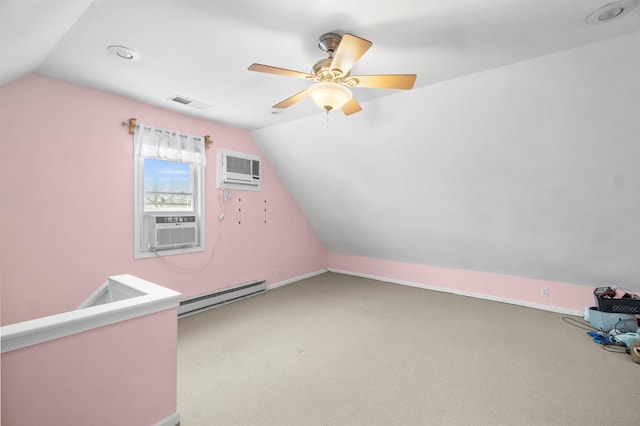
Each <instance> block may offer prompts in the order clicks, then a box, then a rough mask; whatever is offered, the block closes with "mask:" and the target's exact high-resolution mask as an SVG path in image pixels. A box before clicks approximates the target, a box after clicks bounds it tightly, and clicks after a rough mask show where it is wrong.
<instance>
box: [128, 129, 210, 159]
mask: <svg viewBox="0 0 640 426" xmlns="http://www.w3.org/2000/svg"><path fill="white" fill-rule="evenodd" d="M133 143H134V146H135V153H136V156H138V157H145V158H157V159H159V160H170V161H180V162H183V163H191V164H196V165H200V166H204V165H206V164H207V157H206V155H205V152H204V138H203V137H201V136H193V135H188V134H186V133H180V132H176V131H175V130H168V129H161V128H158V127H154V126H149V125H147V124H140V125H139V126H138V127H136V132H135V135H134V137H133Z"/></svg>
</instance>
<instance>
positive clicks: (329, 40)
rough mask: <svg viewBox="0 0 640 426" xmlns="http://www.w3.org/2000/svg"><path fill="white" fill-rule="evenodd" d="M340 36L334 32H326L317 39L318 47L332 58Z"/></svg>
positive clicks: (340, 38)
mask: <svg viewBox="0 0 640 426" xmlns="http://www.w3.org/2000/svg"><path fill="white" fill-rule="evenodd" d="M340 40H342V36H341V35H340V34H336V33H326V34H323V35H321V36H320V38H319V39H318V47H319V48H320V49H321V50H322V51H323V52H327V53H328V54H329V57H330V58H333V52H335V51H336V49H338V46H339V45H340Z"/></svg>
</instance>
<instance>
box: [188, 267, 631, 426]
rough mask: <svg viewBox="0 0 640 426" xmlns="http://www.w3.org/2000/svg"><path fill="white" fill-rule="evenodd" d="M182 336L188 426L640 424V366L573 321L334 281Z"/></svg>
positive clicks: (299, 287) (215, 319)
mask: <svg viewBox="0 0 640 426" xmlns="http://www.w3.org/2000/svg"><path fill="white" fill-rule="evenodd" d="M572 318H574V319H578V320H580V318H575V317H572ZM178 327H179V328H178V411H179V412H180V415H181V419H182V421H181V425H182V426H192V425H243V426H250V425H267V426H269V425H282V426H285V425H311V426H312V425H350V426H351V425H581V426H584V425H607V424H612V425H613V424H615V425H634V426H637V425H640V364H636V363H634V362H633V361H632V360H631V357H630V356H629V355H627V354H620V353H611V352H607V351H605V350H603V349H602V348H601V346H600V345H598V344H596V343H594V342H593V341H592V340H591V338H590V337H589V336H588V335H587V334H586V331H585V330H582V329H579V328H577V327H575V326H572V325H570V324H568V323H567V322H565V321H564V320H563V315H560V314H555V313H549V312H545V311H539V310H535V309H529V308H523V307H518V306H512V305H507V304H503V303H497V302H490V301H484V300H478V299H472V298H468V297H462V296H456V295H451V294H445V293H438V292H433V291H427V290H421V289H416V288H411V287H403V286H399V285H394V284H388V283H382V282H378V281H373V280H367V279H361V278H355V277H350V276H345V275H339V274H333V273H327V274H323V275H319V276H317V277H314V278H310V279H307V280H304V281H300V282H298V283H294V284H290V285H288V286H285V287H281V288H278V289H275V290H272V291H269V292H267V293H266V294H263V295H259V296H256V297H253V298H250V299H247V300H243V301H240V302H237V303H233V304H230V305H227V306H223V307H220V308H217V309H214V310H210V311H207V312H204V313H201V314H197V315H193V316H191V317H187V318H184V319H181V320H179V325H178Z"/></svg>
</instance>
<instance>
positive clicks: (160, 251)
mask: <svg viewBox="0 0 640 426" xmlns="http://www.w3.org/2000/svg"><path fill="white" fill-rule="evenodd" d="M134 142H135V152H136V155H135V161H134V179H135V181H134V185H135V190H134V198H135V200H134V202H135V207H134V236H135V237H134V254H135V258H145V257H153V256H166V255H171V254H181V253H189V252H194V251H203V250H204V166H205V155H204V143H203V141H202V138H199V137H195V136H191V135H184V134H180V133H178V132H174V131H171V130H165V129H157V128H155V127H152V126H147V125H140V126H139V127H138V128H137V129H136V134H135V137H134Z"/></svg>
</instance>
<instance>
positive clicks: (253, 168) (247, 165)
mask: <svg viewBox="0 0 640 426" xmlns="http://www.w3.org/2000/svg"><path fill="white" fill-rule="evenodd" d="M217 159H218V161H217V173H216V175H217V176H216V178H217V179H216V184H217V185H216V186H217V187H218V188H223V189H245V190H251V191H259V190H260V185H261V179H260V157H258V156H257V155H250V154H243V153H240V152H233V151H227V150H224V149H218V158H217Z"/></svg>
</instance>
